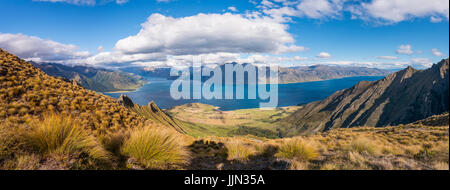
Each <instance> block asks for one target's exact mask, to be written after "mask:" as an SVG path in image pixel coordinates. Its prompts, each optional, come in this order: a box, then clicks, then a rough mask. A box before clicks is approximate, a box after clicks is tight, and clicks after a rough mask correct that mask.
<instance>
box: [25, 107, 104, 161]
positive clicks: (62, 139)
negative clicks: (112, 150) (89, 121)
mask: <svg viewBox="0 0 450 190" xmlns="http://www.w3.org/2000/svg"><path fill="white" fill-rule="evenodd" d="M31 126H32V129H33V130H32V131H30V133H29V134H28V138H27V139H28V141H29V143H30V145H32V146H33V147H35V148H36V149H37V150H38V151H39V153H44V154H49V155H50V154H65V155H81V154H87V155H88V156H89V157H90V158H93V159H107V158H108V157H109V154H108V152H106V151H105V150H104V149H103V147H102V146H101V144H100V143H99V142H98V141H97V139H96V138H95V137H94V136H92V135H90V134H89V133H88V132H87V131H86V130H85V129H84V128H82V127H81V126H80V125H79V123H78V122H77V121H76V120H74V119H72V118H71V117H70V116H61V115H56V114H49V115H46V116H45V117H44V119H43V120H41V121H37V122H33V123H31Z"/></svg>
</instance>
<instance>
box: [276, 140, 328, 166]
mask: <svg viewBox="0 0 450 190" xmlns="http://www.w3.org/2000/svg"><path fill="white" fill-rule="evenodd" d="M276 156H277V157H281V158H287V159H297V160H302V161H308V160H312V159H314V158H317V157H318V156H319V154H318V152H317V150H316V148H315V147H314V146H313V145H312V143H311V142H309V143H308V142H306V141H304V140H303V139H300V138H295V139H290V140H286V141H283V142H282V144H281V145H280V148H279V150H278V153H277V154H276Z"/></svg>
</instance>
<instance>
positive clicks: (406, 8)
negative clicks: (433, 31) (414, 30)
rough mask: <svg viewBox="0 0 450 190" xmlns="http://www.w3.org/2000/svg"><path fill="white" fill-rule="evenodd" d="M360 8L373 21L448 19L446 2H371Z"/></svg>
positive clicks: (443, 0)
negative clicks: (422, 18) (418, 18)
mask: <svg viewBox="0 0 450 190" xmlns="http://www.w3.org/2000/svg"><path fill="white" fill-rule="evenodd" d="M361 7H362V9H363V10H364V11H365V12H367V14H368V15H369V16H371V17H373V18H375V19H382V20H385V21H387V22H394V23H395V22H400V21H404V20H408V19H412V18H416V17H432V18H434V19H435V20H436V19H437V18H439V17H446V18H447V20H448V18H449V1H448V0H431V1H430V0H373V1H372V2H369V3H362V4H361Z"/></svg>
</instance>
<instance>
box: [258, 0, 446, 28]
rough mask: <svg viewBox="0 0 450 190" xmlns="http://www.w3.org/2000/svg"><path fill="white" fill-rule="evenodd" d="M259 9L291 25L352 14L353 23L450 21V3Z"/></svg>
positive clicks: (329, 0)
mask: <svg viewBox="0 0 450 190" xmlns="http://www.w3.org/2000/svg"><path fill="white" fill-rule="evenodd" d="M258 8H260V9H262V11H261V12H263V13H265V14H267V15H270V16H272V17H274V18H277V19H278V20H283V21H290V20H291V19H290V17H308V18H312V19H319V20H323V19H328V18H333V19H339V18H341V16H342V15H344V12H348V13H350V14H351V18H352V19H363V20H366V21H370V22H372V21H373V22H376V23H381V24H391V23H397V22H401V21H404V20H410V19H414V18H426V17H429V18H430V22H441V21H442V20H443V19H444V18H445V19H446V20H447V21H448V20H449V1H448V0H368V1H355V0H294V1H290V0H273V1H269V0H264V1H262V2H261V3H260V5H259V6H258ZM280 18H282V19H280Z"/></svg>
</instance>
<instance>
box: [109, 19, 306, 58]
mask: <svg viewBox="0 0 450 190" xmlns="http://www.w3.org/2000/svg"><path fill="white" fill-rule="evenodd" d="M141 26H142V29H141V30H140V31H139V33H138V34H136V35H134V36H129V37H127V38H124V39H121V40H119V41H118V42H117V43H116V45H115V49H116V50H117V51H119V52H121V53H123V54H148V53H164V54H167V55H196V54H207V53H218V52H226V53H275V54H277V53H286V52H296V51H304V50H306V48H305V47H302V46H296V45H294V42H295V40H294V38H293V37H292V36H291V34H290V33H288V32H287V31H286V30H287V28H288V26H287V25H284V24H281V23H278V22H276V21H274V20H273V19H270V18H266V17H256V18H248V17H244V16H242V15H238V14H231V13H225V14H198V15H195V16H190V17H182V18H173V17H166V16H164V15H161V14H152V15H151V16H150V17H149V18H148V19H147V21H146V22H145V23H143V24H142V25H141Z"/></svg>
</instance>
